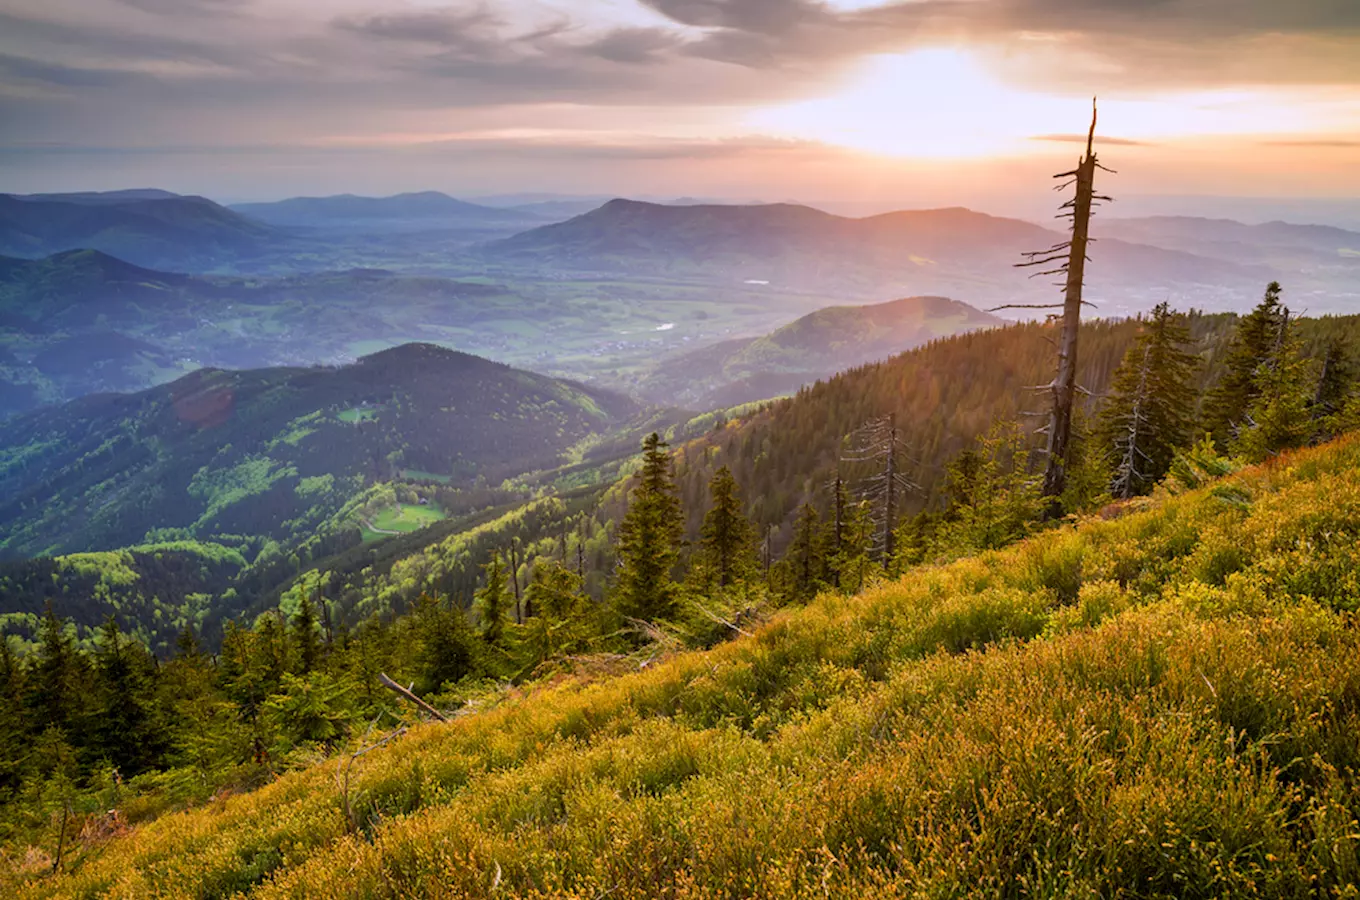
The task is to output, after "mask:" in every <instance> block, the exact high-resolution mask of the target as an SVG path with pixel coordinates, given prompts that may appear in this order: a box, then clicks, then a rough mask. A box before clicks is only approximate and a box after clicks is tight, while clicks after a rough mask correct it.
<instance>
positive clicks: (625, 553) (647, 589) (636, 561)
mask: <svg viewBox="0 0 1360 900" xmlns="http://www.w3.org/2000/svg"><path fill="white" fill-rule="evenodd" d="M666 447H667V445H666V443H665V442H664V441H662V440H661V436H660V435H659V434H656V433H655V432H653V433H652V434H650V435H648V436H647V438H646V440H644V441H643V444H642V449H643V454H642V470H641V471H640V472H639V473H638V475H637V477H636V479H635V482H634V487H633V493H632V497H631V500H630V502H629V504H628V512H627V513H626V514H625V515H624V517H623V521H622V523H620V525H619V538H618V541H619V543H618V557H619V567H618V581H617V584H616V586H615V605H616V607H617V608H618V610H619V612H620V613H622V614H623V615H625V616H628V617H631V618H635V619H642V620H644V621H656V620H658V619H669V618H673V617H674V616H675V614H676V612H677V607H678V596H677V586H676V584H675V581H674V580H673V578H672V575H671V573H672V570H673V569H674V568H675V564H676V561H677V560H678V559H679V556H680V542H681V538H682V535H683V528H684V518H683V516H682V515H681V511H680V501H679V499H678V498H677V496H676V489H675V480H674V476H673V474H672V471H671V457H670V454H669V453H667V452H666Z"/></svg>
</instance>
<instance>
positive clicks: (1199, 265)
mask: <svg viewBox="0 0 1360 900" xmlns="http://www.w3.org/2000/svg"><path fill="white" fill-rule="evenodd" d="M1103 225H1104V223H1103V221H1102V222H1101V223H1100V225H1099V226H1096V228H1095V231H1096V234H1097V235H1098V236H1099V237H1101V238H1102V239H1101V240H1100V242H1099V244H1098V249H1097V250H1093V258H1094V261H1093V263H1092V264H1091V266H1090V267H1089V268H1088V272H1089V273H1090V274H1089V278H1088V286H1089V289H1088V293H1089V295H1090V297H1091V298H1092V299H1093V300H1094V301H1096V302H1097V303H1100V304H1101V307H1100V308H1101V312H1102V314H1106V315H1118V314H1123V313H1126V312H1129V311H1134V310H1138V309H1145V308H1148V307H1150V306H1151V305H1152V304H1153V303H1155V302H1157V300H1160V299H1162V298H1163V295H1165V294H1166V293H1167V292H1173V293H1175V294H1185V293H1188V292H1194V294H1195V296H1196V297H1198V298H1199V299H1200V301H1201V302H1203V303H1204V304H1205V305H1206V306H1207V307H1210V308H1215V309H1217V308H1220V307H1222V306H1224V305H1225V304H1231V305H1233V306H1241V305H1242V301H1243V300H1244V298H1246V297H1249V296H1252V295H1253V294H1256V293H1259V291H1260V288H1261V286H1262V285H1263V284H1264V283H1266V282H1267V281H1269V280H1272V279H1274V278H1277V277H1279V273H1278V271H1277V270H1276V269H1274V268H1271V267H1269V266H1266V265H1261V264H1259V263H1258V262H1252V261H1241V260H1228V259H1222V258H1217V257H1213V256H1204V255H1197V254H1195V253H1190V252H1186V251H1184V250H1180V249H1167V248H1166V247H1163V246H1155V245H1152V244H1146V243H1132V242H1130V241H1127V240H1123V239H1120V238H1119V237H1117V236H1114V235H1108V236H1107V235H1105V234H1104V233H1103V232H1101V231H1100V228H1102V227H1103ZM1063 240H1064V237H1063V235H1061V234H1060V233H1058V232H1056V231H1053V230H1050V229H1047V228H1043V227H1041V226H1039V225H1035V224H1033V223H1030V222H1024V221H1021V220H1018V219H1006V218H1000V217H996V216H989V215H986V214H983V213H978V212H974V211H972V210H967V209H961V208H954V209H938V210H918V211H909V212H895V213H887V214H884V215H878V216H871V217H868V218H861V219H852V218H845V217H842V216H834V215H831V214H830V213H825V212H822V211H820V210H816V209H812V208H811V207H805V206H797V205H791V204H774V205H766V206H706V205H695V206H663V205H659V204H654V203H641V202H637V201H632V200H614V201H611V202H609V203H607V204H605V205H604V206H602V207H600V208H599V209H597V210H594V211H592V212H590V213H587V214H585V215H582V216H578V217H576V218H573V219H570V220H568V221H566V222H561V223H555V224H552V225H545V226H542V227H539V228H535V229H532V230H530V231H527V232H524V233H522V234H519V235H515V236H514V237H510V238H506V239H504V240H501V241H496V242H492V243H490V244H488V245H487V246H486V247H485V248H484V253H485V254H486V256H487V257H488V258H490V259H492V260H495V261H499V262H501V263H503V264H507V265H508V264H513V265H520V266H532V267H539V268H543V267H548V268H555V269H558V270H563V271H575V272H600V271H626V272H630V273H634V274H645V275H649V276H651V277H665V278H694V277H700V278H706V279H709V280H712V281H716V282H718V283H727V284H733V283H760V284H770V285H777V286H780V287H784V288H793V287H796V288H798V289H801V290H817V291H822V292H824V293H831V294H835V295H839V296H858V297H866V298H868V297H875V296H878V297H881V296H882V295H884V294H889V295H891V294H898V295H901V294H904V293H917V294H920V293H927V292H929V293H938V294H944V295H947V296H954V297H965V298H968V300H970V301H973V302H976V303H978V304H979V305H982V304H997V305H999V304H1003V303H1006V302H1014V301H1017V300H1021V301H1023V302H1027V303H1028V302H1034V300H1035V299H1036V298H1048V299H1051V298H1053V296H1054V293H1053V292H1051V291H1049V290H1048V289H1047V288H1046V286H1045V284H1044V283H1043V282H1033V281H1028V280H1026V279H1025V278H1024V277H1023V275H1022V274H1021V273H1017V272H1016V271H1015V268H1014V267H1015V264H1016V263H1017V262H1019V261H1021V259H1022V254H1024V253H1026V252H1028V251H1036V250H1038V251H1042V250H1044V249H1046V248H1048V247H1050V246H1053V245H1055V244H1057V243H1059V242H1061V241H1063ZM1164 242H1165V241H1164ZM1154 298H1155V299H1154Z"/></svg>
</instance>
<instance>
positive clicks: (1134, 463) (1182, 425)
mask: <svg viewBox="0 0 1360 900" xmlns="http://www.w3.org/2000/svg"><path fill="white" fill-rule="evenodd" d="M1189 343H1190V331H1189V329H1188V328H1187V327H1186V324H1185V320H1184V317H1183V316H1181V315H1180V314H1179V313H1177V312H1175V311H1173V310H1171V309H1170V308H1169V307H1168V306H1167V304H1166V303H1159V304H1157V306H1156V307H1155V308H1154V309H1153V311H1152V315H1151V317H1150V318H1149V319H1148V320H1147V321H1146V322H1145V323H1144V324H1143V329H1142V332H1141V333H1140V334H1139V335H1138V338H1137V340H1136V341H1135V342H1134V344H1133V346H1132V347H1130V348H1129V351H1128V353H1126V354H1125V355H1124V360H1123V361H1122V362H1121V363H1120V364H1119V368H1118V369H1116V370H1115V373H1114V378H1113V380H1112V383H1111V387H1110V396H1109V399H1108V400H1106V402H1105V405H1104V407H1103V408H1102V410H1101V412H1100V422H1099V426H1098V429H1097V433H1098V434H1099V437H1100V441H1101V443H1102V444H1103V445H1104V447H1105V450H1106V453H1107V458H1108V460H1109V464H1110V470H1111V475H1112V477H1111V481H1110V493H1111V494H1113V495H1114V496H1115V497H1117V498H1120V499H1127V498H1129V497H1132V496H1134V495H1136V494H1143V493H1146V492H1147V491H1149V490H1150V489H1151V488H1152V486H1153V485H1155V484H1156V483H1157V482H1159V481H1161V480H1162V478H1163V477H1164V476H1165V475H1166V473H1167V470H1168V469H1169V468H1170V467H1171V460H1172V459H1173V458H1174V457H1175V453H1176V449H1177V448H1178V447H1182V446H1184V445H1185V443H1186V441H1187V440H1188V439H1189V437H1190V428H1191V424H1192V423H1191V411H1192V409H1193V406H1194V402H1195V386H1194V378H1195V372H1196V369H1197V368H1198V365H1199V361H1198V359H1197V358H1196V357H1195V356H1194V354H1192V353H1190V352H1189V351H1188V350H1186V349H1185V348H1186V346H1187V345H1188V344H1189Z"/></svg>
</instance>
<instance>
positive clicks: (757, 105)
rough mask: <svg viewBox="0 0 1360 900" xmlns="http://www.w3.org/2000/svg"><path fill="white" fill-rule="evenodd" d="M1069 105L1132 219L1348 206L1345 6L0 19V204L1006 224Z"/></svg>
mask: <svg viewBox="0 0 1360 900" xmlns="http://www.w3.org/2000/svg"><path fill="white" fill-rule="evenodd" d="M1094 95H1099V97H1100V119H1099V125H1098V135H1099V136H1100V150H1101V155H1102V160H1103V161H1104V162H1105V163H1106V164H1107V165H1109V166H1110V167H1111V168H1114V169H1117V170H1118V171H1119V175H1118V176H1111V183H1110V184H1109V185H1107V187H1108V188H1109V189H1110V190H1111V191H1112V192H1114V193H1116V194H1117V195H1119V196H1120V197H1121V198H1124V199H1127V200H1129V201H1130V202H1131V206H1130V207H1129V209H1130V210H1133V211H1141V210H1142V208H1143V207H1145V206H1147V205H1148V203H1149V198H1158V197H1161V198H1181V200H1182V201H1185V198H1191V199H1190V201H1188V202H1190V204H1191V205H1194V203H1195V202H1197V201H1196V200H1195V198H1206V197H1221V198H1229V197H1235V198H1246V199H1247V200H1253V201H1260V202H1259V203H1258V204H1257V205H1258V206H1259V207H1260V208H1261V209H1264V208H1265V207H1267V206H1269V205H1270V204H1271V203H1272V202H1273V203H1274V204H1275V205H1276V206H1280V205H1282V204H1283V203H1284V202H1285V201H1298V200H1300V199H1304V200H1309V201H1314V202H1315V206H1316V207H1317V208H1322V207H1323V206H1325V205H1326V204H1327V203H1331V204H1333V205H1337V204H1340V205H1339V206H1338V208H1342V207H1344V208H1346V209H1350V210H1352V211H1355V210H1360V201H1358V200H1357V198H1360V0H907V2H901V0H468V2H434V0H0V191H12V192H25V191H53V190H87V189H112V188H122V187H162V188H167V189H170V190H176V191H182V192H190V193H200V194H205V195H208V196H212V197H214V198H217V199H222V200H225V201H238V200H256V199H272V198H278V197H284V196H293V195H300V194H301V195H306V194H311V195H315V194H327V193H338V192H345V191H349V192H354V193H364V194H389V193H395V192H399V191H407V190H424V189H434V190H444V191H447V192H449V193H452V194H455V195H458V196H465V197H476V196H482V195H486V194H494V193H504V192H551V193H562V194H609V195H615V194H618V195H631V196H658V195H660V196H680V195H689V196H696V197H712V198H724V199H731V200H768V201H784V200H798V201H803V202H814V201H826V202H827V203H831V202H834V203H840V204H842V205H843V206H845V207H847V208H849V207H854V206H856V205H858V206H860V207H863V208H865V209H870V208H874V207H888V206H894V205H904V206H933V205H969V206H973V207H975V208H982V209H988V210H989V211H1001V212H1007V211H1013V210H1014V211H1018V210H1023V211H1026V212H1028V211H1030V210H1031V208H1037V204H1039V203H1041V202H1042V203H1047V202H1048V200H1047V194H1046V192H1047V187H1048V180H1049V175H1050V174H1052V173H1053V172H1056V171H1060V170H1062V169H1065V168H1070V165H1068V164H1069V163H1071V162H1072V161H1074V160H1075V158H1076V156H1077V155H1078V153H1079V151H1080V146H1079V143H1078V141H1079V140H1080V135H1082V134H1084V132H1085V130H1086V128H1087V126H1088V124H1089V121H1090V116H1091V100H1092V97H1093V96H1094ZM1168 202H1170V199H1168ZM1154 205H1155V204H1154ZM1202 205H1205V204H1202ZM1210 205H1211V204H1208V205H1206V209H1207V208H1208V206H1210ZM1242 208H1243V209H1244V210H1245V211H1246V212H1248V213H1249V212H1250V211H1251V210H1252V209H1253V206H1252V203H1250V202H1247V203H1246V204H1245V205H1244V206H1242ZM1357 216H1360V213H1357Z"/></svg>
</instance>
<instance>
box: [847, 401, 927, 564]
mask: <svg viewBox="0 0 1360 900" xmlns="http://www.w3.org/2000/svg"><path fill="white" fill-rule="evenodd" d="M904 458H908V459H909V458H910V457H909V454H908V451H907V445H906V442H905V441H904V440H903V438H902V433H901V432H900V431H898V430H897V415H896V413H889V414H888V415H887V416H884V417H883V418H880V419H873V420H871V421H869V422H866V423H865V424H864V425H863V426H861V427H860V428H859V429H858V430H857V431H855V432H853V433H852V434H851V436H850V449H849V451H848V452H847V453H846V455H844V456H842V457H841V461H842V462H848V463H873V464H874V473H873V474H872V475H870V476H869V477H868V478H867V479H865V480H864V483H863V485H862V486H861V489H860V496H861V498H862V499H865V500H868V501H869V509H870V512H871V515H872V518H873V523H874V545H873V549H874V552H875V553H876V554H878V556H879V559H880V561H881V562H882V563H883V565H884V566H887V565H889V563H891V561H892V557H893V549H894V548H893V540H894V537H895V535H894V529H895V527H896V525H897V514H898V511H899V510H900V509H901V505H900V503H901V498H902V495H903V494H905V493H907V492H910V491H914V492H917V493H919V492H920V491H921V486H920V485H918V484H917V483H916V482H914V481H912V480H911V479H910V478H908V477H907V476H906V475H904V474H903V472H902V461H903V459H904ZM837 480H838V481H839V476H837ZM839 493H840V491H837V494H838V496H839ZM838 503H839V501H838ZM837 513H838V515H839V513H840V510H839V508H838V509H837ZM837 530H838V531H839V519H838V529H837Z"/></svg>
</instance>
